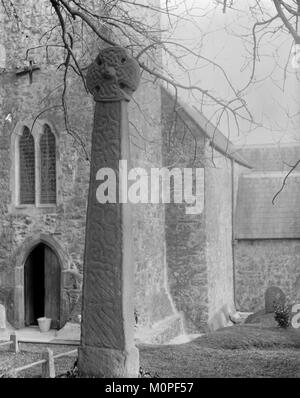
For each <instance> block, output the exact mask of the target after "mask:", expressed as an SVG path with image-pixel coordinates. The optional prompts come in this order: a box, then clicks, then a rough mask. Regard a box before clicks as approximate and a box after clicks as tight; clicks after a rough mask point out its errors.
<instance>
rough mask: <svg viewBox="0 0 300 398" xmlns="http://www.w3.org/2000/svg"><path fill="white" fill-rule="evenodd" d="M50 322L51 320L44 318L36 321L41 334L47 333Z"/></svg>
mask: <svg viewBox="0 0 300 398" xmlns="http://www.w3.org/2000/svg"><path fill="white" fill-rule="evenodd" d="M51 320H52V319H51V318H46V317H43V318H38V320H37V321H38V324H39V328H40V331H41V332H42V333H45V332H49V330H50V326H51Z"/></svg>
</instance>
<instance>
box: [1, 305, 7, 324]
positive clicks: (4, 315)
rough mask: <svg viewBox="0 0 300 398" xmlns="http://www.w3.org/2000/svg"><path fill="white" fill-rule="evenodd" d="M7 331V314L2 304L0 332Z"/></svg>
mask: <svg viewBox="0 0 300 398" xmlns="http://www.w3.org/2000/svg"><path fill="white" fill-rule="evenodd" d="M1 329H6V313H5V307H4V305H2V304H0V330H1Z"/></svg>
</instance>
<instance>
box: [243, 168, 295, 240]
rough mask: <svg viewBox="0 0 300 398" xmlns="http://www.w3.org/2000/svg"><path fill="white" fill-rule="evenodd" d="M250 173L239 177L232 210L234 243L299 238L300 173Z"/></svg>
mask: <svg viewBox="0 0 300 398" xmlns="http://www.w3.org/2000/svg"><path fill="white" fill-rule="evenodd" d="M285 176H286V172H273V173H272V172H269V173H260V172H253V173H251V174H244V175H242V176H240V179H239V187H238V194H237V208H236V225H235V227H236V228H235V231H236V232H235V238H236V239H277V238H300V211H299V203H300V173H299V172H295V173H292V174H291V175H290V176H289V177H288V179H287V182H286V185H285V186H284V189H283V191H282V192H281V193H280V194H279V195H278V196H277V198H276V199H275V202H274V204H272V199H273V198H274V196H275V195H276V193H277V192H278V191H279V190H280V189H281V187H282V184H283V180H284V178H285Z"/></svg>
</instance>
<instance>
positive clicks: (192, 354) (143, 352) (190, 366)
mask: <svg viewBox="0 0 300 398" xmlns="http://www.w3.org/2000/svg"><path fill="white" fill-rule="evenodd" d="M20 348H21V352H20V353H19V354H17V355H15V354H13V353H10V352H8V351H7V348H0V374H1V373H2V372H3V371H5V370H9V369H10V368H12V367H19V366H22V365H24V364H27V363H30V362H34V361H36V360H39V359H40V358H41V353H42V352H43V351H45V348H46V346H45V345H42V344H21V347H20ZM50 348H51V349H52V350H53V351H54V353H59V352H67V351H70V350H72V349H73V348H74V349H75V348H76V347H72V346H50ZM139 349H140V362H141V367H142V368H143V370H144V371H146V372H149V373H150V374H152V375H154V374H155V373H156V374H158V376H159V377H169V378H173V377H179V378H183V377H188V378H189V377H194V378H199V377H201V378H202V377H207V378H211V377H222V378H226V377H247V378H249V377H266V378H298V377H300V331H296V330H293V329H287V330H284V329H280V328H278V327H273V326H272V327H265V326H264V327H262V326H261V325H255V324H250V325H241V326H233V327H230V328H224V329H221V330H219V331H216V332H213V333H208V334H205V335H203V336H201V337H199V338H198V339H196V340H194V341H193V342H190V343H187V344H181V345H172V346H171V345H169V346H168V345H165V346H149V345H147V346H146V345H144V346H140V347H139ZM74 361H75V357H74V356H69V357H65V358H61V359H58V360H56V361H55V367H56V374H57V375H60V374H64V373H66V372H67V371H68V370H71V369H72V367H73V365H74ZM40 375H41V365H39V366H37V367H35V368H33V369H31V370H27V371H24V372H21V373H20V374H19V376H18V377H40Z"/></svg>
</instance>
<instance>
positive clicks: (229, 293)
mask: <svg viewBox="0 0 300 398" xmlns="http://www.w3.org/2000/svg"><path fill="white" fill-rule="evenodd" d="M207 155H208V158H210V159H213V164H211V165H210V167H206V169H205V229H206V258H207V270H208V309H209V312H208V324H209V327H210V328H211V329H218V328H219V327H221V326H224V323H225V324H226V322H227V321H228V314H229V313H230V312H232V311H233V310H234V294H233V292H234V286H233V253H232V222H233V219H232V209H233V208H232V200H233V190H232V161H231V160H230V159H227V158H225V157H224V156H222V155H220V154H218V153H217V152H216V151H215V150H212V149H211V148H209V149H208V151H207Z"/></svg>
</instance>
